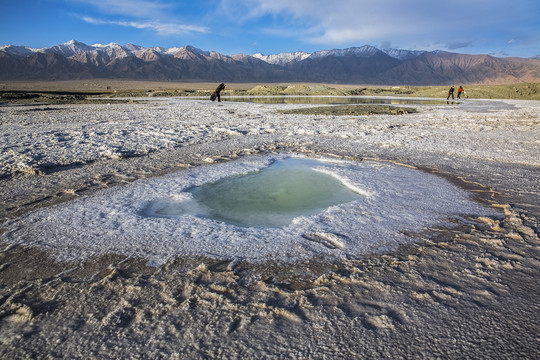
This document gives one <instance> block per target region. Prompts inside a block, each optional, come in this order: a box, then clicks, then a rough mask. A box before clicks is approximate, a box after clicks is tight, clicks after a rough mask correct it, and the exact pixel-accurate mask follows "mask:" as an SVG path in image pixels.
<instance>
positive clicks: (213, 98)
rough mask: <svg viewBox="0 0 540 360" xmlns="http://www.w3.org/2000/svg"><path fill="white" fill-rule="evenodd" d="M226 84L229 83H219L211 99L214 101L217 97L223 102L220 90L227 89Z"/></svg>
mask: <svg viewBox="0 0 540 360" xmlns="http://www.w3.org/2000/svg"><path fill="white" fill-rule="evenodd" d="M225 86H227V85H225V84H224V83H221V84H219V86H218V87H217V88H216V91H214V93H213V94H212V96H210V100H212V101H214V100H216V98H217V99H218V102H221V95H220V92H221V91H222V90H224V89H225Z"/></svg>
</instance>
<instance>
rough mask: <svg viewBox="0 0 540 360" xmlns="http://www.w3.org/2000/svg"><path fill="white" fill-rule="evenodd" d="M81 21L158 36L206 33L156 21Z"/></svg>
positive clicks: (202, 30) (90, 19)
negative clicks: (131, 29)
mask: <svg viewBox="0 0 540 360" xmlns="http://www.w3.org/2000/svg"><path fill="white" fill-rule="evenodd" d="M83 20H84V21H86V22H87V23H90V24H95V25H118V26H125V27H133V28H136V29H147V30H153V31H155V32H157V33H158V34H160V35H183V34H187V33H194V32H197V33H207V32H208V29H207V28H205V27H201V26H194V25H184V24H174V23H160V22H156V21H114V20H100V19H95V18H92V17H88V16H85V17H83Z"/></svg>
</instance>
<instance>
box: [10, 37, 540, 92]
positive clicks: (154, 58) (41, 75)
mask: <svg viewBox="0 0 540 360" xmlns="http://www.w3.org/2000/svg"><path fill="white" fill-rule="evenodd" d="M93 78H110V79H130V80H159V81H216V82H221V81H224V82H320V83H344V84H365V85H370V84H371V85H449V84H458V83H459V84H470V83H477V84H502V83H520V82H540V60H539V59H538V57H536V58H531V59H526V58H499V57H494V56H490V55H466V54H457V53H450V52H445V51H429V52H428V51H418V50H414V51H413V50H400V49H378V48H376V47H373V46H369V45H365V46H362V47H352V48H347V49H334V50H323V51H317V52H313V53H307V52H294V53H281V54H277V55H263V54H253V55H245V54H236V55H224V54H220V53H218V52H214V51H204V50H201V49H197V48H195V47H193V46H183V47H172V48H162V47H149V48H145V47H142V46H138V45H133V44H127V45H123V46H121V45H118V44H114V43H111V44H108V45H102V44H95V45H86V44H83V43H81V42H78V41H76V40H71V41H68V42H66V43H64V44H60V45H56V46H52V47H49V48H42V49H34V48H30V47H26V46H13V45H6V46H0V81H1V80H4V81H10V80H78V79H93Z"/></svg>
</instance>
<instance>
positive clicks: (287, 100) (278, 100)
mask: <svg viewBox="0 0 540 360" xmlns="http://www.w3.org/2000/svg"><path fill="white" fill-rule="evenodd" d="M223 100H225V101H235V102H253V103H260V104H335V105H347V104H396V105H443V104H446V103H447V102H446V101H443V100H429V99H403V98H399V99H396V98H368V97H349V96H242V97H227V98H224V99H223ZM456 103H457V102H456Z"/></svg>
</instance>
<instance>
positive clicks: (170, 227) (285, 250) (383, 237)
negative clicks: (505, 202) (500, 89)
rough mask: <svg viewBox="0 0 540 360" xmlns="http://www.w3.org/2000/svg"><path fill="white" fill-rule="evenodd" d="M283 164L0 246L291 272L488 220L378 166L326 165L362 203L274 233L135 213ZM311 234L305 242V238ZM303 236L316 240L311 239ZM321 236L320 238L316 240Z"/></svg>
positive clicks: (22, 231)
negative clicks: (273, 265)
mask: <svg viewBox="0 0 540 360" xmlns="http://www.w3.org/2000/svg"><path fill="white" fill-rule="evenodd" d="M287 156H289V155H285V154H283V155H267V156H254V157H250V158H243V159H241V160H237V161H232V162H227V163H220V164H214V165H204V166H200V167H196V168H189V169H186V170H182V171H179V172H176V173H173V174H169V175H167V176H164V177H159V178H152V179H149V180H139V181H136V182H134V183H132V184H129V185H126V186H124V187H121V188H120V187H115V188H111V189H106V190H103V191H101V192H98V193H96V194H95V195H93V196H89V197H84V198H80V199H76V200H74V201H71V202H68V203H64V204H61V205H58V206H54V207H50V208H43V209H40V210H38V211H35V212H33V213H29V214H27V215H25V216H23V217H21V218H18V219H15V220H12V221H10V222H8V223H6V224H5V225H4V228H5V233H4V234H3V236H2V237H3V239H4V240H6V241H8V242H10V243H24V244H28V245H35V246H39V247H41V248H44V249H46V250H48V251H50V253H51V254H52V256H54V257H55V258H56V259H57V260H61V261H70V260H80V259H85V258H88V257H90V256H92V255H101V254H104V253H116V254H123V255H128V256H133V257H140V258H143V259H146V260H147V261H148V263H149V264H154V265H159V264H163V263H165V262H166V261H168V260H169V259H171V258H174V257H176V256H201V255H202V256H208V257H213V258H220V259H227V260H231V259H244V260H247V261H251V262H261V261H266V260H277V261H288V262H294V261H297V260H301V259H308V258H311V257H313V256H317V257H319V256H327V257H329V258H345V257H359V256H363V255H366V254H370V253H377V252H383V251H391V250H395V249H396V248H397V247H398V246H399V245H400V244H404V243H407V242H411V241H414V239H412V238H410V237H408V236H406V235H404V233H407V232H415V231H418V232H419V231H422V230H424V229H426V228H427V227H431V226H436V225H449V226H450V223H449V221H448V219H451V218H460V216H461V215H474V216H497V215H498V213H497V212H496V211H495V210H494V209H491V208H487V207H485V206H483V205H481V204H479V203H476V202H474V201H472V200H470V199H469V194H468V193H467V192H466V191H464V190H462V189H460V188H457V187H456V186H454V185H452V184H451V183H450V182H448V181H447V180H445V179H443V178H440V177H437V176H435V175H432V174H428V173H425V172H422V171H419V170H415V169H411V168H407V167H402V166H397V165H392V164H387V163H378V162H368V161H364V162H352V161H351V162H343V163H336V164H331V163H328V164H327V169H328V171H330V172H331V173H334V174H336V175H337V176H339V177H340V178H343V179H346V180H347V182H349V183H350V184H351V186H353V187H355V188H358V189H362V190H363V191H365V192H366V193H369V194H370V196H368V197H367V198H365V199H363V200H362V201H353V202H350V203H346V204H342V205H338V206H332V207H330V208H328V209H327V210H325V211H323V212H322V213H320V214H318V215H315V216H309V217H297V218H295V219H294V220H293V222H292V223H291V224H290V225H289V226H285V227H282V228H258V227H239V226H235V225H230V224H226V223H223V222H219V221H214V220H211V219H208V218H202V217H197V216H193V215H185V216H178V217H154V216H147V214H145V213H144V210H145V208H146V207H147V206H148V204H149V203H151V202H155V200H157V199H163V200H165V201H166V199H170V200H178V199H185V196H186V195H185V192H184V190H185V189H188V188H190V187H193V186H197V185H201V184H203V183H207V182H213V181H216V180H218V179H220V178H223V177H226V176H231V175H235V174H244V173H247V172H251V171H255V170H258V169H261V168H263V167H265V166H268V165H269V164H270V163H271V162H272V161H274V160H275V159H279V158H285V157H287ZM310 234H311V235H310ZM312 234H318V235H317V237H318V239H319V240H317V239H316V237H314V236H313V235H312ZM321 234H324V235H321Z"/></svg>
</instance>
